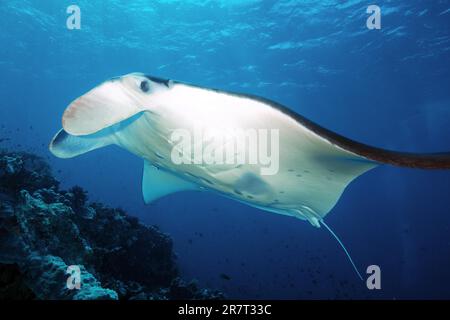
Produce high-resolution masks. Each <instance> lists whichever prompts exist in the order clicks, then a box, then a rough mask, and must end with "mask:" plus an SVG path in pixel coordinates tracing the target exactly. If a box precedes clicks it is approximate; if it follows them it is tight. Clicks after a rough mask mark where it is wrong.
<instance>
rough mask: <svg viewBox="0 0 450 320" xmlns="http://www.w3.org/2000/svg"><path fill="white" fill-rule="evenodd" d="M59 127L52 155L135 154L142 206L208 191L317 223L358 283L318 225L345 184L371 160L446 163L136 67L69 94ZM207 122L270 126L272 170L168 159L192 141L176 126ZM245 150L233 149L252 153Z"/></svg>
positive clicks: (218, 148) (213, 140) (191, 128)
mask: <svg viewBox="0 0 450 320" xmlns="http://www.w3.org/2000/svg"><path fill="white" fill-rule="evenodd" d="M62 126H63V129H61V130H60V131H59V132H58V133H57V134H56V136H55V137H54V138H53V140H52V142H51V143H50V151H51V152H52V153H53V154H54V155H55V156H57V157H60V158H72V157H75V156H78V155H81V154H83V153H86V152H88V151H91V150H94V149H98V148H100V147H104V146H108V145H117V146H119V147H122V148H124V149H126V150H128V151H130V152H131V153H133V154H135V155H137V156H139V157H141V158H143V159H144V174H143V180H142V192H143V196H144V200H145V202H146V203H150V202H152V201H154V200H156V199H158V198H160V197H163V196H165V195H168V194H171V193H174V192H179V191H184V190H199V191H201V190H208V191H213V192H216V193H218V194H221V195H223V196H226V197H228V198H231V199H234V200H237V201H240V202H243V203H245V204H248V205H250V206H253V207H256V208H260V209H262V210H266V211H270V212H274V213H279V214H284V215H289V216H293V217H297V218H300V219H303V220H307V221H309V222H310V223H311V224H312V225H314V226H316V227H320V224H322V225H324V226H325V227H326V228H327V229H328V230H329V231H330V232H331V234H332V235H333V236H334V237H335V238H336V240H337V241H338V242H339V244H340V245H341V246H342V248H343V249H344V251H345V253H346V255H347V257H348V258H349V260H350V262H351V263H352V266H353V268H354V269H355V271H356V272H357V274H358V276H359V277H360V278H361V279H362V277H361V274H360V273H359V272H358V270H357V268H356V266H355V264H354V263H353V260H352V259H351V257H350V254H349V253H348V251H347V250H346V248H345V247H344V245H343V244H342V242H341V241H340V240H339V238H338V237H337V236H336V235H335V234H334V233H333V231H332V230H331V229H330V228H329V227H328V226H327V225H326V224H325V222H324V217H325V216H326V214H327V213H328V212H329V211H330V210H331V209H332V208H333V207H334V205H335V204H336V202H337V201H338V200H339V198H340V196H341V194H342V192H343V191H344V189H345V188H346V186H347V185H348V184H349V183H350V182H351V181H352V180H353V179H354V178H356V177H357V176H359V175H361V174H363V173H364V172H367V171H368V170H370V169H372V168H374V167H376V166H377V165H379V164H391V165H395V166H402V167H411V168H424V169H449V168H450V153H432V154H416V153H403V152H395V151H389V150H385V149H380V148H376V147H371V146H368V145H365V144H362V143H358V142H355V141H353V140H350V139H347V138H345V137H343V136H341V135H339V134H336V133H334V132H332V131H330V130H327V129H325V128H323V127H321V126H319V125H317V124H315V123H313V122H312V121H309V120H307V119H306V118H304V117H302V116H300V115H298V114H297V113H295V112H293V111H291V110H289V109H288V108H286V107H284V106H282V105H280V104H278V103H276V102H273V101H270V100H267V99H263V98H260V97H256V96H251V95H245V94H238V93H230V92H225V91H220V90H215V89H208V88H202V87H199V86H194V85H191V84H187V83H182V82H178V81H173V80H163V79H159V78H155V77H151V76H147V75H144V74H141V73H132V74H128V75H125V76H121V77H116V78H113V79H110V80H108V81H105V82H103V83H102V84H100V85H98V86H97V87H95V88H94V89H92V90H91V91H89V92H87V93H86V94H84V95H82V96H81V97H79V98H77V99H76V100H74V101H73V102H72V103H71V104H70V105H69V106H68V108H67V109H66V111H65V112H64V115H63V118H62ZM214 128H225V129H227V128H228V129H230V128H233V129H239V130H243V131H245V130H251V129H253V130H257V129H258V130H259V129H265V130H267V132H269V131H270V132H272V130H277V131H278V145H279V146H278V149H279V156H278V158H279V159H278V168H277V169H278V170H277V173H276V174H272V175H263V174H261V172H262V171H261V170H262V166H263V165H262V164H259V163H251V164H250V163H248V164H247V163H244V164H242V163H239V164H238V163H237V162H236V163H231V162H229V163H228V162H225V163H223V162H222V163H209V164H205V163H203V162H195V163H196V164H192V163H189V161H181V163H175V162H174V161H173V157H172V156H173V154H174V153H173V152H174V151H175V154H177V153H178V154H180V153H181V154H183V155H184V153H183V152H185V151H186V150H189V148H186V145H188V146H189V147H190V146H191V142H189V143H187V142H185V144H183V143H180V142H179V141H178V140H176V139H175V140H174V137H173V136H172V134H173V132H174V131H176V129H182V130H183V132H187V133H189V135H191V134H192V136H195V134H196V133H195V132H196V130H203V131H200V132H208V130H210V129H214ZM218 136H220V135H218ZM272 137H273V135H272ZM178 138H179V137H178ZM231 139H237V138H236V137H234V136H233V137H232V138H231ZM224 141H225V140H224V139H223V138H222V137H221V138H219V137H215V136H214V134H213V135H210V136H209V137H208V144H207V147H208V148H209V150H210V151H211V150H213V152H214V154H220V152H223V150H224V149H225V148H226V147H225V146H224ZM227 141H228V142H229V140H227ZM271 146H272V143H271ZM245 148H247V149H248V148H249V146H248V145H247V146H245ZM245 148H244V150H241V151H243V152H250V151H249V150H245ZM272 151H273V150H272ZM244 156H245V154H244Z"/></svg>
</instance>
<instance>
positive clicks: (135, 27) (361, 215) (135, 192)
mask: <svg viewBox="0 0 450 320" xmlns="http://www.w3.org/2000/svg"><path fill="white" fill-rule="evenodd" d="M72 4H76V5H77V6H79V8H80V9H81V29H80V30H69V29H67V27H66V19H67V18H68V16H69V15H68V14H67V13H66V9H67V7H68V6H69V5H72ZM371 4H376V5H379V6H380V7H381V15H382V20H381V21H382V25H381V29H380V30H369V29H368V28H367V27H366V19H367V18H368V16H369V14H367V13H366V9H367V7H368V6H369V5H371ZM449 27H450V1H444V0H440V1H438V0H436V1H432V2H431V1H424V0H423V1H416V0H408V1H407V0H403V1H401V0H398V1H381V0H378V1H359V0H350V1H337V0H326V1H325V0H324V1H310V0H308V1H295V0H286V1H282V0H281V1H269V0H260V1H259V0H239V1H237V0H217V1H208V0H203V1H200V0H199V1H194V0H186V1H175V0H165V1H162V0H161V1H156V0H155V1H149V0H135V1H125V0H121V1H120V0H110V1H87V0H76V1H65V0H64V1H60V0H20V1H19V0H18V1H13V0H3V1H1V2H0V70H1V78H2V81H1V82H0V97H1V98H2V99H1V103H0V140H2V147H9V148H12V149H20V150H28V151H33V152H36V153H38V154H40V155H42V156H44V157H45V158H48V160H49V161H50V163H51V164H52V166H53V167H54V170H55V173H56V175H57V177H58V179H59V180H61V182H62V184H63V186H67V187H69V186H72V185H74V184H77V185H81V186H83V187H85V188H86V189H87V190H88V191H89V194H90V197H91V198H92V199H94V200H101V201H103V202H106V203H108V204H110V205H114V206H121V207H123V208H124V209H126V210H127V212H129V213H130V214H133V215H135V216H137V217H139V218H140V219H141V220H142V221H143V222H145V223H148V224H152V225H158V226H159V227H160V229H161V230H162V231H164V232H167V233H168V234H170V236H171V237H172V238H173V239H174V246H175V251H176V252H177V256H178V262H179V264H180V266H181V273H182V275H183V276H185V277H186V278H196V279H198V281H199V283H200V284H201V285H203V286H208V287H212V288H219V289H221V290H223V291H224V292H225V293H226V295H227V296H228V297H231V298H276V299H311V298H312V299H319V298H322V299H323V298H325V299H329V298H352V299H358V298H383V299H393V298H397V299H401V298H426V299H428V298H450V275H449V272H448V270H449V269H450V230H449V226H450V214H449V212H450V209H449V208H450V197H449V195H450V171H448V170H447V171H443V170H441V171H438V170H436V171H425V170H413V169H403V168H394V167H390V166H381V167H379V168H376V169H375V170H373V171H370V172H369V173H367V174H364V175H363V176H361V177H360V178H358V179H356V180H355V181H354V182H353V183H352V184H350V186H349V187H348V188H347V190H346V191H345V193H344V195H343V196H342V198H341V199H340V201H339V202H338V204H337V205H336V207H335V208H334V209H333V210H332V211H331V212H330V214H329V215H328V216H327V218H326V221H327V223H328V224H329V225H330V226H331V227H332V228H333V230H334V231H335V232H336V233H338V234H339V235H340V236H341V238H342V240H343V241H344V243H345V244H346V246H347V247H348V249H349V251H350V252H351V254H352V256H353V259H354V260H355V263H356V264H357V266H358V267H360V268H361V269H362V270H365V268H366V267H367V266H368V265H372V264H376V265H379V266H380V268H381V272H382V278H381V279H382V288H381V290H372V291H370V290H368V289H367V288H366V286H365V283H362V282H361V281H360V280H359V279H358V278H357V277H356V275H355V274H354V272H353V270H352V268H351V266H350V264H349V262H348V261H347V259H346V257H345V255H344V253H343V251H342V249H341V248H340V247H339V245H338V244H337V243H336V241H335V240H334V239H333V238H332V237H331V236H330V234H329V233H328V232H327V231H326V230H325V229H324V228H321V229H317V228H313V227H312V226H311V225H310V224H309V223H305V222H303V221H300V220H296V219H294V218H290V217H285V216H280V215H275V214H271V213H267V212H263V211H261V210H258V209H255V208H250V207H247V206H245V205H243V204H240V203H237V202H233V201H232V200H229V199H225V198H221V197H219V196H216V195H212V194H208V193H192V192H187V193H180V194H174V195H169V196H167V197H165V198H163V199H160V200H158V201H157V202H156V203H154V204H151V205H149V206H145V205H144V203H143V200H142V195H141V176H142V160H140V159H138V158H136V157H134V156H132V155H131V154H129V153H127V152H126V151H124V150H120V149H119V148H116V147H108V148H105V149H101V150H97V151H95V152H92V153H88V154H85V155H83V156H81V157H79V158H75V159H70V160H61V159H56V158H54V157H53V156H51V155H50V153H49V151H48V148H47V146H48V143H49V141H50V139H51V138H52V136H53V135H54V133H55V132H57V130H59V128H60V126H61V115H62V112H63V111H64V109H65V107H66V106H67V105H68V104H69V103H70V102H71V101H72V100H73V99H75V98H76V97H78V96H80V95H82V94H83V93H85V92H86V91H87V90H89V89H91V88H92V87H94V86H95V85H97V84H99V83H100V82H102V81H104V80H106V79H109V78H111V77H113V76H117V75H122V74H126V73H130V72H135V71H136V72H145V73H147V74H152V75H155V76H159V77H162V78H171V79H177V80H181V81H186V82H190V83H195V84H198V85H201V86H205V87H215V88H220V89H223V90H231V91H237V92H244V93H251V94H256V95H261V96H264V97H266V98H270V99H272V100H275V101H278V102H280V103H282V104H284V105H286V106H288V107H289V108H291V109H292V110H295V111H296V112H298V113H300V114H302V115H303V116H305V117H307V118H309V119H311V120H313V121H315V122H317V123H319V124H320V125H322V126H324V127H326V128H328V129H331V130H333V131H336V132H338V133H340V134H343V135H345V136H347V137H350V138H352V139H355V140H358V141H360V142H364V143H367V144H371V145H375V146H378V147H383V148H388V149H394V150H400V151H411V152H435V151H449V150H450V68H449V66H450V28H449ZM221 274H226V275H228V276H229V278H230V279H224V277H221Z"/></svg>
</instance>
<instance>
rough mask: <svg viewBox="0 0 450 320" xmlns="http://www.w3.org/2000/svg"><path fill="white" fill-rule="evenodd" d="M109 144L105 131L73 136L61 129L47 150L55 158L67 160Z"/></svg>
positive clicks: (109, 139)
mask: <svg viewBox="0 0 450 320" xmlns="http://www.w3.org/2000/svg"><path fill="white" fill-rule="evenodd" d="M110 144H112V138H111V136H110V135H109V133H108V132H107V131H103V132H99V133H96V134H91V135H87V136H73V135H71V134H69V133H67V132H66V131H65V130H64V129H61V130H59V132H58V133H57V134H56V135H55V136H54V137H53V139H52V141H51V142H50V146H49V149H50V152H51V153H53V155H55V156H56V157H58V158H62V159H68V158H73V157H76V156H79V155H81V154H84V153H86V152H89V151H92V150H95V149H98V148H102V147H106V146H108V145H110Z"/></svg>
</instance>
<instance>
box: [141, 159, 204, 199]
mask: <svg viewBox="0 0 450 320" xmlns="http://www.w3.org/2000/svg"><path fill="white" fill-rule="evenodd" d="M188 190H199V187H198V186H197V185H195V184H193V183H190V182H188V181H186V180H184V179H181V178H179V177H177V176H175V175H174V174H172V173H169V172H167V171H165V170H162V169H159V168H156V167H155V166H153V165H152V164H151V163H150V162H148V161H146V160H145V161H144V175H143V177H142V194H143V196H144V201H145V203H146V204H148V203H150V202H152V201H155V200H156V199H159V198H161V197H164V196H166V195H168V194H171V193H175V192H180V191H188Z"/></svg>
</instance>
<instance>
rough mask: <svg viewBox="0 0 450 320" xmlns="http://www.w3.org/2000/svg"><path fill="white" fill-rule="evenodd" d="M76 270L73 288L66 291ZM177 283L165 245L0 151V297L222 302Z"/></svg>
mask: <svg viewBox="0 0 450 320" xmlns="http://www.w3.org/2000/svg"><path fill="white" fill-rule="evenodd" d="M69 266H78V267H79V271H80V278H79V279H80V280H81V283H80V287H79V289H69V288H68V286H67V279H68V277H69V276H70V274H69V273H68V272H67V271H68V267H69ZM221 298H223V295H222V294H221V293H220V292H218V291H210V290H207V289H200V288H198V286H197V285H196V283H195V282H191V283H185V282H184V281H183V280H181V279H180V278H179V275H178V270H177V266H176V263H175V256H174V253H173V249H172V240H171V239H170V237H169V236H167V235H165V234H163V233H161V232H160V231H159V230H158V229H157V228H156V227H153V226H146V225H143V224H141V223H140V222H139V221H138V219H137V218H135V217H132V216H129V215H127V214H126V213H125V212H124V211H123V210H121V209H113V208H109V207H107V206H105V205H103V204H100V203H89V202H88V196H87V194H86V192H85V191H84V190H83V189H82V188H81V187H78V186H75V187H73V188H72V189H70V190H67V191H64V190H60V189H59V183H58V181H57V180H56V179H55V178H54V177H53V176H52V175H51V170H50V167H49V166H48V164H47V163H45V162H44V161H43V160H42V159H41V158H39V157H37V156H35V155H32V154H27V153H11V152H0V299H221Z"/></svg>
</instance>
